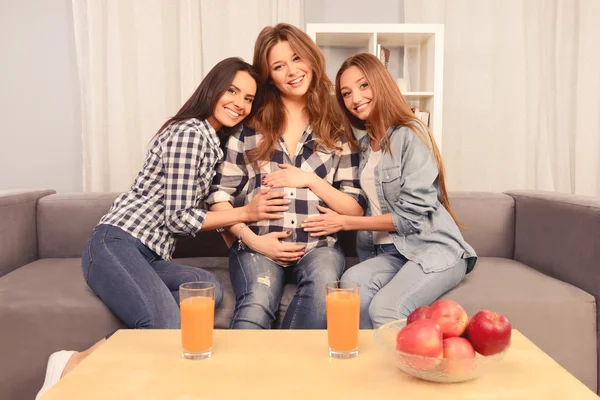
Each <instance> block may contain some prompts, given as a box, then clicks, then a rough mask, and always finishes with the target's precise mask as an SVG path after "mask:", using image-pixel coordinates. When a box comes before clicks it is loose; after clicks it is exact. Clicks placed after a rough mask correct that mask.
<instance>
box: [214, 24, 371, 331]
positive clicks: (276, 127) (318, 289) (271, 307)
mask: <svg viewBox="0 0 600 400" xmlns="http://www.w3.org/2000/svg"><path fill="white" fill-rule="evenodd" d="M253 63H254V67H255V68H256V69H257V72H258V73H259V75H260V82H261V83H264V84H265V85H264V91H263V94H264V101H261V104H260V107H259V108H258V110H257V112H256V115H255V116H254V117H253V118H252V119H250V120H249V122H248V127H244V128H243V130H242V131H241V132H239V133H237V134H235V135H233V136H232V137H231V138H230V139H229V141H228V142H227V148H226V156H225V160H224V162H223V163H222V164H220V165H219V168H218V170H217V174H216V176H215V179H214V182H213V186H214V193H211V195H210V197H209V199H208V203H209V204H213V205H212V206H211V207H212V208H211V209H214V210H227V209H232V207H233V202H234V199H235V198H236V197H238V196H239V195H242V196H244V197H245V201H246V202H248V201H252V200H253V199H254V197H255V196H256V195H257V194H259V193H261V191H262V190H263V188H264V187H269V188H270V190H271V192H279V193H281V192H285V194H286V198H289V199H290V200H291V203H290V209H289V211H288V212H286V213H284V218H283V219H281V220H277V221H273V220H269V221H260V222H258V223H254V224H251V225H246V224H243V223H240V224H237V225H234V226H232V227H231V228H230V233H232V234H233V235H235V237H237V239H238V243H237V244H235V245H233V246H232V247H231V250H230V253H229V273H230V277H231V282H232V285H233V290H234V292H235V296H236V305H235V310H234V314H233V318H232V321H231V327H232V328H238V329H268V328H270V327H271V326H272V324H273V322H274V320H275V318H276V315H277V312H278V310H279V305H280V302H281V297H282V294H283V286H284V283H285V282H286V281H292V282H294V283H296V284H297V290H296V294H295V296H294V298H293V300H292V301H291V303H290V305H289V307H288V309H287V312H286V313H285V316H284V318H283V322H282V327H283V328H286V329H290V328H295V329H324V328H325V327H326V318H325V284H326V283H327V282H329V281H335V280H338V279H339V278H340V276H341V274H342V272H343V271H344V268H345V261H344V254H343V253H342V251H341V250H340V249H339V246H338V245H337V237H336V235H335V234H334V235H323V236H321V237H311V236H309V235H308V234H307V233H306V232H304V231H303V230H302V229H301V228H300V225H301V224H302V222H303V221H304V220H305V219H306V218H307V217H309V216H311V215H318V214H319V207H321V206H325V205H327V206H328V207H330V208H332V209H334V210H336V211H338V212H340V213H344V214H349V215H362V214H363V207H362V206H363V205H365V199H364V197H363V196H362V193H361V191H360V188H359V185H358V161H359V159H358V154H357V152H353V151H351V149H350V147H349V145H348V143H347V142H346V141H345V140H344V136H343V133H342V131H341V126H342V121H341V115H340V112H339V110H338V108H337V106H336V104H335V99H334V97H333V96H331V95H330V90H331V87H332V83H331V80H330V79H329V78H328V77H327V75H326V69H325V57H324V55H323V53H322V52H321V50H320V49H319V48H318V47H317V45H316V44H315V43H314V42H313V41H312V40H311V39H310V37H309V36H308V35H307V34H306V33H304V32H302V31H301V30H300V29H298V28H296V27H295V26H292V25H289V24H278V25H276V26H274V27H270V26H269V27H266V28H264V29H263V30H262V32H261V33H260V34H259V36H258V38H257V39H256V44H255V47H254V62H253Z"/></svg>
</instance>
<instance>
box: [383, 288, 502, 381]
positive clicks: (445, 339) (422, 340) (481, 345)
mask: <svg viewBox="0 0 600 400" xmlns="http://www.w3.org/2000/svg"><path fill="white" fill-rule="evenodd" d="M511 332H512V327H511V324H510V322H509V321H508V319H506V317H504V316H503V315H501V314H499V313H496V312H492V311H489V310H481V311H479V312H478V313H476V314H475V315H473V316H472V317H471V318H469V317H468V315H467V313H466V312H465V310H464V309H463V308H462V306H460V305H459V304H458V303H456V302H455V301H452V300H446V299H442V300H438V301H436V302H435V303H433V304H432V305H431V306H426V307H419V308H417V309H416V310H415V311H413V312H412V313H411V314H410V315H409V316H408V318H406V319H401V320H397V321H392V322H389V323H387V324H385V325H383V326H381V327H379V328H378V329H377V330H375V341H376V342H377V343H378V344H379V345H380V346H381V347H382V348H383V349H384V350H385V352H386V354H388V355H389V358H390V359H391V360H392V361H393V362H394V363H395V364H396V366H397V367H398V368H400V369H401V370H402V371H404V372H405V373H407V374H409V375H411V376H414V377H415V378H420V379H423V380H426V381H432V382H443V383H452V382H464V381H468V380H471V379H475V378H478V377H480V376H482V375H484V374H486V373H487V372H488V371H490V370H492V369H493V368H494V367H495V366H496V365H497V364H498V363H499V362H500V361H501V360H502V358H503V357H504V355H505V353H506V351H507V350H508V348H509V347H510V337H511Z"/></svg>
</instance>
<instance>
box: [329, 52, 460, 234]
mask: <svg viewBox="0 0 600 400" xmlns="http://www.w3.org/2000/svg"><path fill="white" fill-rule="evenodd" d="M350 67H357V68H358V69H359V70H360V72H361V73H362V74H363V76H364V77H365V79H366V80H367V82H368V83H369V85H370V86H371V89H372V90H373V99H372V100H371V113H370V114H369V117H368V119H367V120H366V121H362V120H360V119H359V118H357V117H356V116H354V115H353V114H352V113H351V112H350V111H349V110H348V109H347V108H346V105H345V104H344V98H343V97H342V92H341V90H340V79H341V77H342V74H343V73H344V72H345V71H346V70H347V69H348V68H350ZM335 87H336V90H335V96H336V98H337V101H338V104H339V106H340V109H341V110H342V112H343V114H344V117H345V118H344V128H345V129H344V130H345V132H346V138H347V140H348V142H349V143H350V145H351V146H352V147H353V148H355V149H358V147H359V146H358V143H357V142H356V139H355V138H354V135H353V134H352V129H351V126H354V127H356V128H358V129H366V131H367V133H368V134H369V136H370V137H371V139H373V140H376V141H378V142H381V143H382V147H383V149H384V150H385V151H387V152H390V153H391V149H390V139H389V137H388V134H387V131H388V128H389V127H391V126H406V127H408V128H410V129H411V130H412V131H413V132H414V133H415V134H416V135H417V136H418V137H419V139H421V140H422V141H423V142H424V143H425V144H427V146H428V147H429V148H430V149H431V151H432V152H433V155H434V158H435V162H436V164H437V167H438V186H439V189H440V197H441V203H442V205H443V206H444V207H445V208H446V210H448V212H449V213H450V215H451V216H452V218H453V219H454V221H455V222H456V223H457V224H458V225H459V226H461V225H460V223H459V222H458V218H457V217H456V214H454V211H453V210H452V207H451V206H450V201H449V200H448V191H447V190H446V174H445V169H444V162H443V160H442V156H441V154H440V150H439V149H438V147H437V144H436V143H435V139H434V138H433V135H432V134H431V131H430V130H429V129H428V128H427V127H426V126H425V125H424V124H423V123H422V122H421V120H420V119H418V118H417V117H416V116H415V114H414V113H413V112H412V110H411V109H410V106H409V105H408V103H406V100H404V97H403V96H402V94H401V93H400V89H399V88H398V85H396V82H394V79H393V78H392V76H391V75H390V73H389V71H388V70H387V69H386V68H385V67H384V66H383V64H382V63H381V61H380V60H379V59H378V58H377V57H375V56H374V55H372V54H368V53H359V54H355V55H354V56H352V57H350V58H348V59H347V60H346V61H344V63H343V64H342V66H341V67H340V70H339V71H338V73H337V75H336V77H335ZM384 102H385V105H384Z"/></svg>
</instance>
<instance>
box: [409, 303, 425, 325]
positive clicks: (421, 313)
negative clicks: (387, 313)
mask: <svg viewBox="0 0 600 400" xmlns="http://www.w3.org/2000/svg"><path fill="white" fill-rule="evenodd" d="M428 312H429V306H423V307H419V308H417V309H415V310H414V311H413V312H411V313H410V314H409V315H408V318H407V319H406V324H407V325H408V324H410V323H413V322H415V321H418V320H420V319H427V313H428Z"/></svg>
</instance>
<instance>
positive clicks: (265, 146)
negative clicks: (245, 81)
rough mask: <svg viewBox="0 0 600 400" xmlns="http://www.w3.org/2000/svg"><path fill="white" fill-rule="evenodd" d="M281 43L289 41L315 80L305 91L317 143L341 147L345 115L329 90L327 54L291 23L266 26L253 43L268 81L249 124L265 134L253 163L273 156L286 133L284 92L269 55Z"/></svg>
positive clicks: (259, 69) (264, 80)
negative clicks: (275, 78)
mask: <svg viewBox="0 0 600 400" xmlns="http://www.w3.org/2000/svg"><path fill="white" fill-rule="evenodd" d="M279 42H288V43H289V44H290V47H291V48H292V50H293V51H294V52H295V53H296V54H297V55H298V56H299V57H300V58H301V59H302V60H304V61H305V62H306V63H307V64H308V65H309V66H310V67H311V69H312V80H311V82H310V86H309V87H308V91H307V92H306V109H305V112H306V114H307V116H308V123H309V124H310V126H311V128H312V130H313V136H314V137H315V139H316V143H317V145H318V146H323V147H325V148H327V149H331V150H333V149H339V147H338V146H337V142H338V141H339V140H340V139H341V137H342V134H341V128H342V118H341V114H340V112H339V109H338V107H337V105H336V104H335V100H334V99H333V96H331V95H330V94H329V93H330V90H331V88H332V87H333V83H332V82H331V80H330V79H329V77H327V71H326V67H325V56H324V55H323V52H322V51H321V49H319V47H318V46H317V45H316V44H315V43H314V42H313V41H312V39H311V38H310V37H309V36H308V35H307V34H306V33H304V32H302V31H301V30H300V29H298V28H296V27H295V26H293V25H290V24H284V23H282V24H278V25H276V26H267V27H265V28H264V29H263V30H262V31H261V32H260V34H259V35H258V38H257V39H256V43H255V45H254V59H253V65H254V68H255V69H256V71H257V72H258V74H259V76H260V83H261V84H265V85H264V86H263V90H262V93H261V101H260V107H259V109H258V110H257V112H256V114H255V115H254V118H252V119H250V120H249V121H248V122H247V125H248V126H250V127H251V128H253V129H255V130H256V131H257V132H258V133H260V134H262V141H261V142H260V144H259V145H258V146H257V147H256V148H255V149H253V150H252V151H251V152H250V154H249V159H250V161H251V162H253V163H256V162H257V161H258V160H267V159H271V157H272V155H273V151H274V149H275V143H276V142H277V141H278V140H279V138H280V137H281V136H282V135H283V132H284V129H285V127H286V122H287V121H286V114H285V108H284V105H283V102H282V100H281V95H280V94H279V91H278V90H277V88H276V87H275V85H274V84H273V83H272V82H271V78H270V68H269V63H268V56H269V52H270V51H271V49H272V48H273V47H274V46H275V45H276V44H277V43H279Z"/></svg>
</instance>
